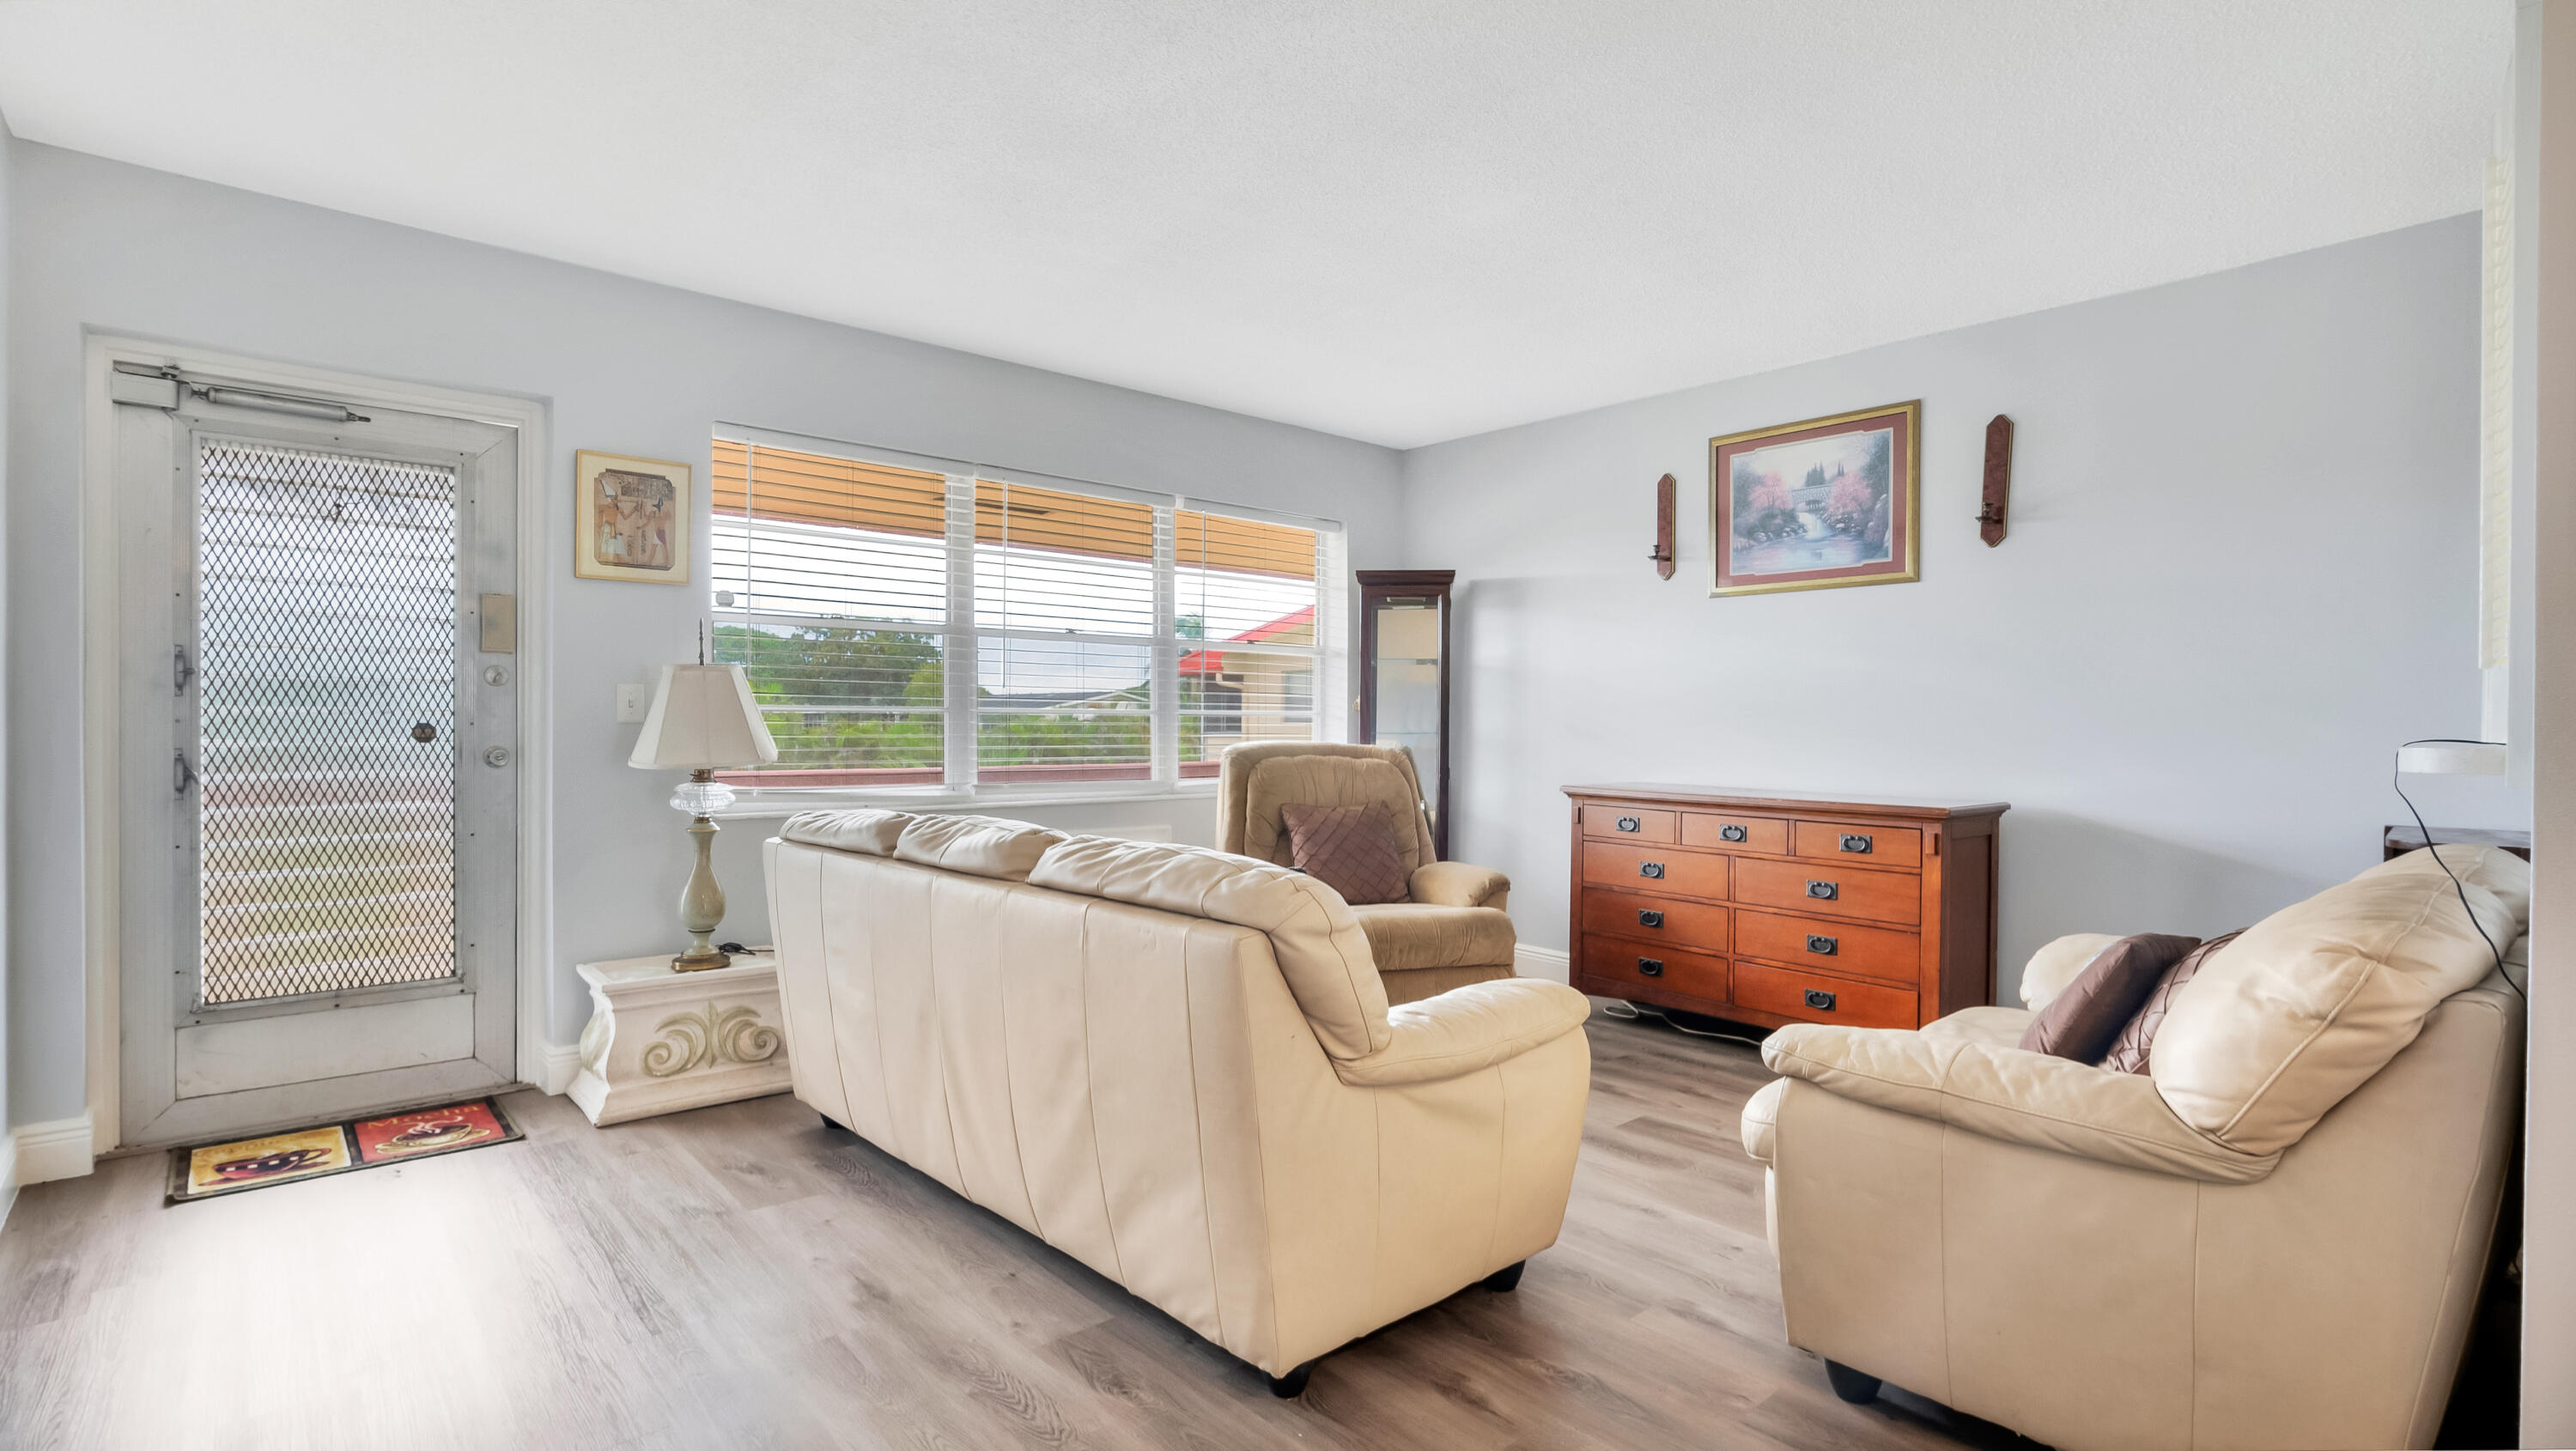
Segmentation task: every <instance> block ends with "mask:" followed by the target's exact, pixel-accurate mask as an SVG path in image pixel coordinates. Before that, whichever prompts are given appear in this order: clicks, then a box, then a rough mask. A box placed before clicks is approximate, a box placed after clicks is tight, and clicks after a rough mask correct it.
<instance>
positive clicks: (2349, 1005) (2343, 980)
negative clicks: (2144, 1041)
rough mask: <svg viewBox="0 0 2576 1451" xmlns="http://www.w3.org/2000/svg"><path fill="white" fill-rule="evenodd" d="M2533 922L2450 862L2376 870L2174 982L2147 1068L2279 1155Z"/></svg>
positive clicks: (2219, 1121)
mask: <svg viewBox="0 0 2576 1451" xmlns="http://www.w3.org/2000/svg"><path fill="white" fill-rule="evenodd" d="M2462 897H2465V898H2466V899H2467V906H2468V910H2467V911H2463V910H2461V899H2462ZM2473 914H2474V916H2473ZM2522 930H2523V922H2522V920H2521V918H2520V916H2519V915H2518V914H2517V913H2516V912H2515V910H2514V909H2513V908H2512V907H2511V906H2509V905H2508V904H2507V903H2506V901H2504V900H2503V899H2501V898H2499V897H2498V896H2497V895H2496V894H2495V893H2494V892H2493V891H2490V890H2489V889H2488V888H2486V887H2485V886H2482V885H2478V884H2476V883H2469V884H2467V885H2465V886H2464V887H2461V888H2457V889H2455V888H2454V887H2453V886H2452V884H2451V879H2450V878H2449V877H2448V876H2445V875H2443V874H2442V873H2441V871H2440V869H2439V868H2438V867H2436V868H2434V870H2432V871H2431V872H2429V873H2428V872H2425V871H2423V870H2420V869H2417V870H2411V871H2388V870H2373V871H2368V872H2364V873H2363V874H2361V875H2360V876H2358V877H2355V878H2353V879H2352V880H2351V881H2348V882H2345V883H2343V884H2342V885H2340V886H2336V887H2329V888H2327V889H2326V890H2325V891H2322V892H2319V893H2318V894H2317V895H2315V896H2313V897H2310V898H2309V899H2308V900H2306V901H2304V902H2301V903H2299V904H2297V905H2296V906H2292V907H2287V908H2284V909H2282V910H2281V911H2278V912H2275V913H2273V914H2272V915H2271V916H2269V917H2266V918H2264V919H2263V920H2262V921H2260V922H2257V923H2255V924H2254V925H2253V926H2252V927H2250V928H2247V929H2246V931H2245V933H2244V935H2243V936H2241V937H2238V938H2237V939H2236V940H2235V941H2234V942H2232V943H2230V944H2229V945H2228V947H2227V950H2226V951H2224V952H2221V953H2217V954H2215V955H2213V956H2211V957H2210V958H2208V959H2207V960H2206V962H2205V963H2204V964H2203V965H2202V967H2201V969H2200V973H2199V976H2197V977H2195V978H2193V979H2192V980H2191V982H2190V983H2189V984H2187V985H2186V986H2185V987H2184V988H2183V989H2182V990H2181V991H2179V992H2177V993H2176V994H2174V997H2173V1005H2172V1010H2171V1011H2170V1012H2169V1013H2168V1014H2167V1016H2166V1018H2165V1020H2164V1024H2163V1026H2162V1027H2161V1028H2159V1029H2158V1030H2157V1032H2156V1036H2155V1040H2154V1044H2153V1052H2152V1053H2151V1054H2150V1056H2149V1058H2148V1061H2147V1072H2148V1074H2149V1075H2150V1076H2152V1077H2153V1079H2154V1080H2155V1085H2156V1088H2157V1089H2158V1091H2159V1092H2161V1093H2162V1094H2163V1095H2164V1098H2165V1102H2167V1103H2168V1104H2170V1105H2172V1107H2173V1110H2174V1112H2175V1113H2176V1114H2177V1115H2179V1116H2180V1117H2181V1118H2182V1119H2183V1121H2184V1122H2186V1123H2188V1124H2190V1125H2191V1126H2192V1127H2194V1128H2196V1129H2198V1130H2200V1131H2201V1132H2203V1133H2205V1134H2208V1135H2209V1136H2211V1137H2212V1138H2213V1139H2216V1140H2217V1141H2218V1142H2220V1143H2223V1144H2225V1145H2227V1146H2228V1147H2230V1148H2232V1149H2235V1150H2238V1151H2239V1152H2243V1153H2250V1154H2266V1153H2277V1152H2278V1151H2280V1150H2282V1149H2284V1148H2287V1147H2288V1146H2290V1145H2291V1144H2295V1143H2297V1142H2298V1141H2299V1138H2300V1137H2301V1136H2302V1135H2304V1134H2305V1133H2306V1132H2307V1131H2308V1129H2309V1127H2310V1126H2311V1125H2313V1124H2315V1123H2316V1121H2317V1120H2318V1119H2320V1118H2322V1117H2324V1116H2325V1113H2326V1111H2327V1110H2329V1109H2331V1108H2333V1107H2334V1106H2335V1105H2336V1104H2337V1103H2340V1102H2342V1101H2343V1098H2344V1095H2346V1094H2348V1093H2350V1092H2352V1091H2353V1090H2354V1089H2355V1088H2357V1087H2359V1086H2360V1085H2361V1084H2362V1083H2363V1082H2365V1081H2366V1080H2368V1079H2369V1078H2370V1076H2371V1075H2372V1074H2374V1073H2377V1072H2378V1071H2379V1070H2380V1068H2381V1066H2382V1065H2384V1064H2386V1063H2387V1062H2388V1060H2389V1059H2390V1058H2392V1057H2395V1056H2396V1054H2397V1052H2398V1050H2399V1049H2401V1048H2404V1047H2405V1046H2406V1045H2407V1044H2408V1043H2411V1042H2413V1041H2414V1039H2415V1035H2416V1034H2417V1033H2418V1032H2420V1031H2421V1030H2422V1028H2423V1025H2424V1017H2425V1015H2426V1014H2427V1013H2429V1012H2431V1011H2432V1010H2433V1007H2434V1005H2435V1004H2437V1003H2439V1002H2441V1000H2442V999H2444V998H2446V997H2449V996H2450V995H2451V994H2453V993H2455V992H2459V991H2462V990H2463V989H2466V988H2470V987H2474V986H2476V985H2477V984H2478V983H2479V982H2480V981H2482V980H2483V979H2484V978H2485V977H2486V976H2487V974H2489V973H2491V972H2493V971H2495V958H2494V956H2493V954H2492V953H2491V952H2490V951H2489V949H2488V946H2487V942H2488V940H2492V941H2494V942H2496V943H2498V944H2505V943H2510V942H2512V941H2513V939H2514V938H2516V937H2518V936H2520V935H2521V934H2522ZM2481 931H2483V932H2484V934H2485V935H2484V937H2483V938H2482V937H2481V936H2480V932H2481Z"/></svg>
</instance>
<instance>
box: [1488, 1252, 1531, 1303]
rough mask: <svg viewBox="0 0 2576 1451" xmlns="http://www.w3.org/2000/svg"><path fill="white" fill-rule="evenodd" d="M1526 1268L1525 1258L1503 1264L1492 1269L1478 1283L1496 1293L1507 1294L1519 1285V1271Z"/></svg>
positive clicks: (1527, 1264) (1527, 1266) (1527, 1262)
mask: <svg viewBox="0 0 2576 1451" xmlns="http://www.w3.org/2000/svg"><path fill="white" fill-rule="evenodd" d="M1528 1268H1529V1261H1527V1260H1522V1261H1521V1262H1520V1263H1518V1264H1511V1265H1505V1266H1503V1267H1502V1268H1501V1269H1499V1270H1496V1271H1494V1272H1493V1273H1492V1274H1490V1275H1487V1276H1485V1278H1484V1279H1483V1280H1481V1281H1479V1282H1478V1283H1480V1284H1482V1285H1483V1286H1484V1287H1485V1288H1486V1289H1488V1290H1491V1291H1493V1292H1494V1293H1495V1294H1497V1295H1508V1294H1510V1293H1511V1292H1512V1291H1514V1290H1517V1289H1519V1288H1520V1287H1521V1271H1523V1270H1525V1269H1528Z"/></svg>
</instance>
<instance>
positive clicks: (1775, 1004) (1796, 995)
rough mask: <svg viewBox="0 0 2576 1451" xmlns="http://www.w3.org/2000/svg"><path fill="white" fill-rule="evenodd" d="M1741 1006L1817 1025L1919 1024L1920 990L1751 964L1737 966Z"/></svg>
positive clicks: (1736, 989) (1738, 1003)
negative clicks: (1917, 994) (1916, 992)
mask: <svg viewBox="0 0 2576 1451" xmlns="http://www.w3.org/2000/svg"><path fill="white" fill-rule="evenodd" d="M1734 992H1735V998H1734V1001H1735V1005H1736V1006H1737V1007H1743V1008H1751V1009H1753V1010H1754V1011H1756V1012H1763V1013H1777V1014H1778V1015H1780V1016H1781V1017H1784V1018H1800V1019H1804V1020H1806V1021H1808V1022H1811V1023H1847V1024H1849V1025H1851V1026H1852V1027H1855V1028H1911V1027H1913V1026H1915V1009H1914V990H1913V989H1912V988H1900V987H1880V986H1877V985H1874V984H1871V983H1864V982H1855V981H1853V980H1852V979H1850V978H1843V977H1827V976H1825V975H1824V974H1822V973H1814V972H1795V971H1792V970H1790V969H1788V968H1785V967H1764V966H1762V965H1761V964H1760V963H1754V962H1745V963H1738V964H1736V968H1735V981H1734Z"/></svg>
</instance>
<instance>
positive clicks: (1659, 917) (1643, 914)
mask: <svg viewBox="0 0 2576 1451" xmlns="http://www.w3.org/2000/svg"><path fill="white" fill-rule="evenodd" d="M1637 925H1638V926H1640V927H1661V926H1663V925H1664V914H1663V913H1661V912H1649V911H1647V910H1645V909H1644V908H1642V907H1640V908H1638V909H1637Z"/></svg>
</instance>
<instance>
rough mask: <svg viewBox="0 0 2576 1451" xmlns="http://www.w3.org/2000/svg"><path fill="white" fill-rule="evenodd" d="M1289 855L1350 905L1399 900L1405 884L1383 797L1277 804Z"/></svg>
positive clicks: (1390, 815)
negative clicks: (1362, 802) (1360, 802)
mask: <svg viewBox="0 0 2576 1451" xmlns="http://www.w3.org/2000/svg"><path fill="white" fill-rule="evenodd" d="M1279 821H1280V824H1281V825H1283V826H1285V827H1287V828H1288V858H1289V861H1290V862H1291V863H1292V864H1293V865H1294V866H1295V867H1296V868H1297V870H1299V871H1301V872H1304V873H1305V874H1306V875H1308V876H1310V877H1313V878H1314V879H1315V880H1317V881H1319V882H1322V883H1323V884H1324V885H1325V886H1328V887H1330V888H1332V889H1333V890H1334V891H1336V892H1339V893H1341V894H1342V900H1343V901H1345V902H1348V903H1350V904H1351V905H1352V906H1355V907H1356V906H1360V905H1362V904H1365V903H1369V902H1401V901H1403V900H1404V899H1405V897H1406V895H1407V893H1408V892H1409V891H1410V890H1411V884H1410V883H1409V882H1408V881H1407V880H1406V877H1405V872H1404V854H1403V851H1402V849H1401V848H1399V847H1398V846H1397V845H1396V842H1395V813H1394V812H1392V811H1389V810H1387V809H1386V803H1385V802H1383V801H1372V802H1370V803H1369V804H1368V805H1366V806H1282V807H1280V808H1279Z"/></svg>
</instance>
